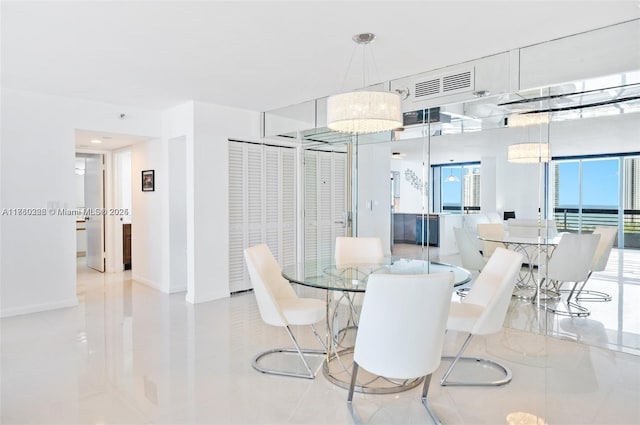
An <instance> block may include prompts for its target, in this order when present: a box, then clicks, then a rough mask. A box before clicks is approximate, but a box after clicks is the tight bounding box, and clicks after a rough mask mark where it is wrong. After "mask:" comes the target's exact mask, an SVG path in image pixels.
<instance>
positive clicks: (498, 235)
mask: <svg viewBox="0 0 640 425" xmlns="http://www.w3.org/2000/svg"><path fill="white" fill-rule="evenodd" d="M504 234H505V232H504V225H502V224H500V223H480V224H478V236H480V237H481V238H487V239H493V240H498V241H499V240H502V239H504ZM499 247H504V244H502V243H500V242H491V241H482V256H483V257H484V258H485V259H487V260H488V259H489V258H490V257H491V256H492V255H493V252H494V251H495V250H496V248H499Z"/></svg>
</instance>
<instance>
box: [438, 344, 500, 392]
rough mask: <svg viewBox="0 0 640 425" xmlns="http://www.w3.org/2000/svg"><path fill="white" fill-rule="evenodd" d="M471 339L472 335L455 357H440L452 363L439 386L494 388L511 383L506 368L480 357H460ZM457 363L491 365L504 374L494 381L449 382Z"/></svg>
mask: <svg viewBox="0 0 640 425" xmlns="http://www.w3.org/2000/svg"><path fill="white" fill-rule="evenodd" d="M472 337H473V334H469V336H468V337H467V339H466V340H465V341H464V343H463V344H462V348H460V351H458V354H456V355H455V356H442V358H443V359H446V360H452V362H451V364H450V365H449V368H448V369H447V370H446V371H445V373H444V376H443V377H442V379H441V380H440V385H442V386H443V387H446V386H459V387H460V386H469V387H496V386H500V385H505V384H508V383H509V382H511V379H512V377H513V375H512V374H511V370H510V369H509V368H508V367H506V366H504V365H502V364H500V363H498V362H496V361H494V360H489V359H484V358H481V357H462V353H463V352H464V350H465V349H466V348H467V345H469V342H470V341H471V338H472ZM458 361H467V362H475V363H483V364H486V365H491V366H493V367H494V368H497V369H498V370H500V371H501V372H502V373H503V374H504V378H502V379H498V380H495V381H450V380H449V379H448V378H449V375H450V374H451V372H452V371H453V368H454V367H455V366H456V364H457V363H458Z"/></svg>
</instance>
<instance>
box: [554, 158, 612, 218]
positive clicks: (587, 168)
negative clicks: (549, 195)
mask: <svg viewBox="0 0 640 425" xmlns="http://www.w3.org/2000/svg"><path fill="white" fill-rule="evenodd" d="M618 164H619V162H618V159H617V158H611V159H598V160H585V161H582V181H583V183H582V196H583V199H582V207H583V208H590V207H591V208H593V207H598V208H602V207H606V208H615V209H617V208H618V195H619V193H618ZM558 168H559V170H558V174H559V179H560V180H559V181H560V187H559V191H558V192H559V198H560V199H559V203H558V204H559V205H560V206H565V207H571V206H573V207H577V206H578V202H579V192H580V180H579V175H578V174H579V167H578V161H567V162H561V163H559V167H558Z"/></svg>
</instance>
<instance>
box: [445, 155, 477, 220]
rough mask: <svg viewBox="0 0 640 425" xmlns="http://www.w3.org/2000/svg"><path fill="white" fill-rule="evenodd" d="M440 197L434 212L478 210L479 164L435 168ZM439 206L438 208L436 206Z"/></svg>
mask: <svg viewBox="0 0 640 425" xmlns="http://www.w3.org/2000/svg"><path fill="white" fill-rule="evenodd" d="M435 170H438V171H439V172H435V173H434V175H436V177H439V178H438V180H439V181H440V185H439V186H440V191H439V194H440V197H439V199H435V200H434V206H435V207H436V208H434V210H436V211H440V212H451V213H462V212H470V211H479V210H480V163H471V164H469V163H467V164H451V165H441V166H435ZM438 205H439V208H437V206H438Z"/></svg>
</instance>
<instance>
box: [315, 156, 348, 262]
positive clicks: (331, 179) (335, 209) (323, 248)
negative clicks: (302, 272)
mask: <svg viewBox="0 0 640 425" xmlns="http://www.w3.org/2000/svg"><path fill="white" fill-rule="evenodd" d="M345 172H346V154H343V153H337V152H315V151H307V152H305V260H306V261H314V260H317V259H324V260H326V259H330V258H333V253H334V245H335V240H336V237H337V236H344V235H345V227H344V225H343V224H342V223H343V222H344V221H345V220H346V213H345V209H346V186H345V184H346V183H345V182H346V176H345Z"/></svg>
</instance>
